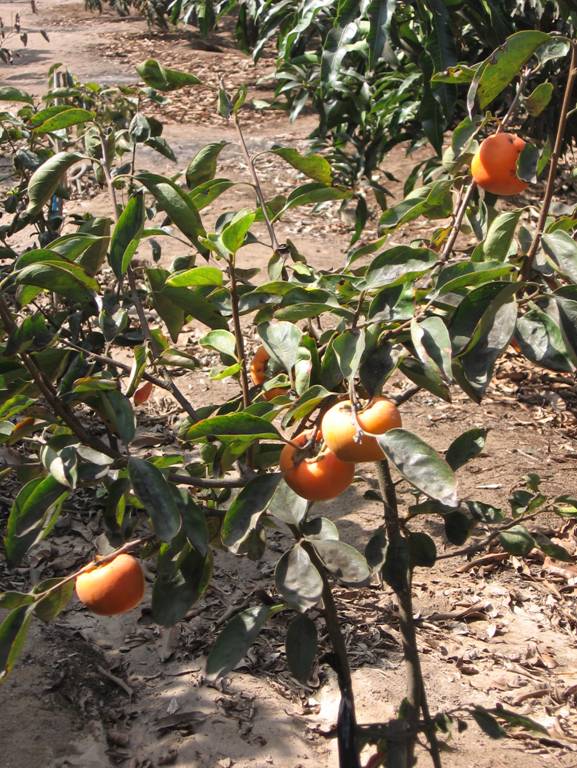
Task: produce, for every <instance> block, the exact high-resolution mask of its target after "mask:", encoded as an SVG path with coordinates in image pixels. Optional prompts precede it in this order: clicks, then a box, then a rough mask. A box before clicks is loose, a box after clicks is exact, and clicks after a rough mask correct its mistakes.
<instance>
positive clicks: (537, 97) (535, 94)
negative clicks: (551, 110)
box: [524, 82, 555, 117]
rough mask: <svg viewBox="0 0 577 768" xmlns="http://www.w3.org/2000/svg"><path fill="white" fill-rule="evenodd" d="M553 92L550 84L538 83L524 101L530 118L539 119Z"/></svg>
mask: <svg viewBox="0 0 577 768" xmlns="http://www.w3.org/2000/svg"><path fill="white" fill-rule="evenodd" d="M554 90H555V88H554V86H553V84H552V83H549V82H544V83H539V85H538V86H537V87H536V88H534V89H533V90H532V91H531V93H530V94H529V95H528V96H527V97H526V98H525V99H524V104H525V108H526V109H527V112H528V113H529V114H530V115H531V117H539V115H540V114H541V112H543V111H544V110H545V109H547V107H548V106H549V102H550V101H551V98H552V96H553V93H554Z"/></svg>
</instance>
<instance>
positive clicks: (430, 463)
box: [378, 429, 457, 507]
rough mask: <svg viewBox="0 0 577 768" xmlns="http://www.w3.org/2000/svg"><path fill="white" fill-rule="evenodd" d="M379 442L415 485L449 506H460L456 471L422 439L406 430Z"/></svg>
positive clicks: (389, 434)
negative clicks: (454, 472)
mask: <svg viewBox="0 0 577 768" xmlns="http://www.w3.org/2000/svg"><path fill="white" fill-rule="evenodd" d="M378 443H379V445H380V446H381V448H382V449H383V451H384V452H385V455H386V456H387V458H389V459H390V460H391V461H392V463H393V464H394V465H395V466H396V468H397V469H398V470H399V472H400V473H401V475H402V476H403V477H404V478H405V480H407V481H408V482H409V483H411V485H414V486H415V487H416V488H418V489H419V490H420V491H422V492H423V493H424V494H426V495H427V496H430V497H431V498H432V499H437V501H440V502H441V503H442V504H445V505H446V506H448V507H455V506H456V505H457V483H456V480H455V475H454V474H453V470H452V469H451V467H450V466H449V465H448V464H447V462H446V461H445V460H444V459H443V458H441V456H439V454H438V453H437V452H436V451H435V450H433V448H431V446H430V445H427V443H425V442H424V441H423V440H421V438H420V437H417V435H414V434H413V433H412V432H409V431H408V430H406V429H391V430H389V431H388V432H386V433H385V434H384V435H380V436H379V438H378Z"/></svg>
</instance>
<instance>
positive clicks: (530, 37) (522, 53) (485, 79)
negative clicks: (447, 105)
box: [468, 30, 550, 110]
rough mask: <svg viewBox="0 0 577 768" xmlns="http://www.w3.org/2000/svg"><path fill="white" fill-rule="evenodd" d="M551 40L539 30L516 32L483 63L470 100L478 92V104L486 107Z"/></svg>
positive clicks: (472, 88) (483, 107)
mask: <svg viewBox="0 0 577 768" xmlns="http://www.w3.org/2000/svg"><path fill="white" fill-rule="evenodd" d="M549 39H550V37H549V35H547V34H546V33H545V32H539V31H537V30H526V31H525V30H524V31H521V32H515V33H514V34H512V35H511V36H510V37H508V38H507V40H506V41H505V42H504V44H503V45H501V46H500V47H499V48H497V50H496V51H494V52H493V53H492V54H491V56H490V57H489V58H488V59H487V60H486V61H485V62H484V63H483V65H482V67H481V69H480V77H479V78H478V79H477V80H476V81H473V83H472V84H471V89H470V90H469V97H468V98H469V100H471V98H474V96H475V93H474V91H476V96H477V99H478V101H479V106H480V108H481V109H482V110H484V109H485V108H486V107H487V106H488V105H489V104H490V103H491V102H492V101H493V100H494V99H495V98H496V97H497V96H498V95H499V94H500V93H501V92H502V91H503V90H504V89H505V88H506V87H507V86H508V85H509V83H510V82H511V81H512V80H513V79H514V78H515V77H516V76H517V75H518V74H519V71H520V70H521V68H522V67H523V65H524V64H526V63H527V61H529V59H530V58H531V56H532V55H533V54H534V53H535V51H536V50H537V49H538V48H539V46H540V45H542V44H543V43H545V42H547V41H548V40H549ZM471 91H473V94H472V93H471Z"/></svg>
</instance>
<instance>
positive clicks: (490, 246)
mask: <svg viewBox="0 0 577 768" xmlns="http://www.w3.org/2000/svg"><path fill="white" fill-rule="evenodd" d="M520 216H521V211H507V212H506V213H500V214H499V215H498V216H496V217H495V218H494V219H493V221H492V222H491V226H490V227H489V231H488V232H487V237H486V238H485V241H484V243H483V257H484V258H485V259H493V260H494V261H505V260H506V259H507V256H508V255H509V251H510V250H511V244H512V242H513V237H514V236H515V230H516V228H517V224H518V222H519V217H520Z"/></svg>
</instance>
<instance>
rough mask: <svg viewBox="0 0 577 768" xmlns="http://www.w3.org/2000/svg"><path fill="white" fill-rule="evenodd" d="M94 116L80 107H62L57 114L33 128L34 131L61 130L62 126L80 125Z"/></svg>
mask: <svg viewBox="0 0 577 768" xmlns="http://www.w3.org/2000/svg"><path fill="white" fill-rule="evenodd" d="M95 117H96V115H95V113H94V112H90V111H89V110H88V109H81V108H80V107H71V108H70V109H64V110H62V111H61V112H58V114H56V115H53V116H52V117H49V118H48V119H47V120H45V121H44V122H42V123H40V125H37V126H36V127H35V128H34V133H53V132H54V131H61V130H62V129H63V128H70V127H72V126H73V125H80V124H82V123H86V122H88V121H89V120H93V119H94V118H95Z"/></svg>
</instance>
